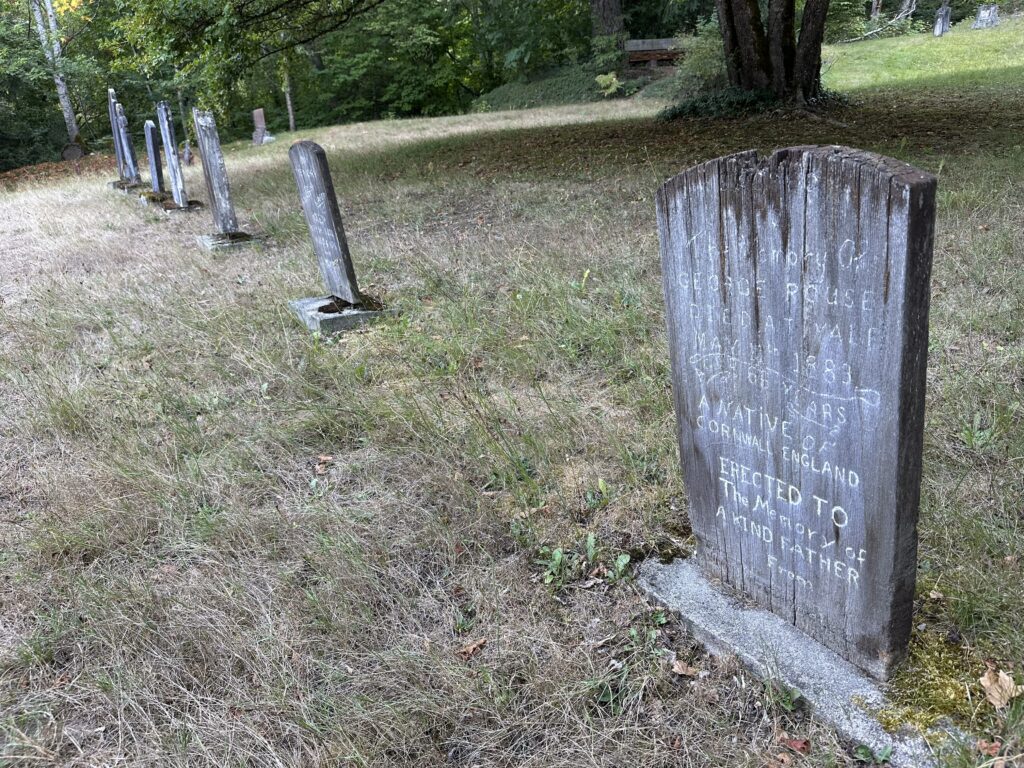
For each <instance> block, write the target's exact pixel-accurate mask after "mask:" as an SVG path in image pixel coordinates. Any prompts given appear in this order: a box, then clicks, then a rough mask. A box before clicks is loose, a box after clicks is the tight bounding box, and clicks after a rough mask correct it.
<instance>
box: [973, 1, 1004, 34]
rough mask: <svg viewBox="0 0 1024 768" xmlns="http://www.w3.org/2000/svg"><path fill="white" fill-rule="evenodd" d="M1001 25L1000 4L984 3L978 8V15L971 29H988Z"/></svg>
mask: <svg viewBox="0 0 1024 768" xmlns="http://www.w3.org/2000/svg"><path fill="white" fill-rule="evenodd" d="M997 26H999V6H998V5H995V4H991V5H982V6H980V7H979V8H978V16H977V18H976V19H975V20H974V23H973V24H971V29H987V28H989V27H997Z"/></svg>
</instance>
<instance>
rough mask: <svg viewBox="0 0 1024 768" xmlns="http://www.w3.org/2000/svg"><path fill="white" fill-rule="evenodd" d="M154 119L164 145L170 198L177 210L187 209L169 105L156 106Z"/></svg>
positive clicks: (186, 198) (183, 181)
mask: <svg viewBox="0 0 1024 768" xmlns="http://www.w3.org/2000/svg"><path fill="white" fill-rule="evenodd" d="M156 119H157V121H158V122H159V123H160V137H161V138H162V139H163V144H164V157H165V158H167V182H168V184H169V186H170V188H171V196H172V197H173V198H174V203H175V205H177V206H178V207H179V208H187V207H188V194H187V193H186V192H185V176H184V175H183V174H182V171H181V161H180V160H179V159H178V143H177V141H176V140H175V138H174V118H173V116H172V115H171V105H170V104H168V103H167V102H166V101H161V102H160V103H159V104H157V105H156Z"/></svg>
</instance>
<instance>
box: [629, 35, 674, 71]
mask: <svg viewBox="0 0 1024 768" xmlns="http://www.w3.org/2000/svg"><path fill="white" fill-rule="evenodd" d="M678 46H679V41H678V40H676V39H675V38H674V37H663V38H655V39H650V40H627V41H626V54H627V55H628V56H629V63H630V64H631V65H632V64H643V63H645V62H646V63H647V66H649V67H656V66H658V62H659V61H667V62H669V63H672V62H674V61H675V60H676V59H678V58H679V57H680V56H682V55H683V52H682V51H680V50H679V48H678Z"/></svg>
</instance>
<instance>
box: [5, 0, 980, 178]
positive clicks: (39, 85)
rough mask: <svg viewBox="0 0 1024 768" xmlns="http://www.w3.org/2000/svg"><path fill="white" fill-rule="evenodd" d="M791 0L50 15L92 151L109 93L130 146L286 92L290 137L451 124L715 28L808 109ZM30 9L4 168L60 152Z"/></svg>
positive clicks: (85, 7) (229, 124)
mask: <svg viewBox="0 0 1024 768" xmlns="http://www.w3.org/2000/svg"><path fill="white" fill-rule="evenodd" d="M37 1H38V0H37ZM800 1H801V6H802V7H803V8H804V11H803V24H802V27H801V28H800V31H799V34H800V38H799V40H798V39H797V37H796V35H797V30H798V27H797V19H796V7H797V3H796V0H766V1H764V2H762V0H717V9H716V0H614V1H606V0H600V2H597V0H53V7H54V8H55V9H56V12H57V15H58V16H59V28H60V43H61V48H62V56H61V62H60V67H61V70H62V74H63V77H64V79H65V80H66V82H67V87H68V92H69V94H70V101H71V104H72V107H73V110H74V116H75V119H76V120H77V122H78V124H79V126H80V128H81V136H82V138H83V140H84V142H85V143H86V144H87V145H90V146H92V147H94V148H99V149H103V148H104V142H108V144H107V146H108V147H109V140H110V139H109V124H108V122H107V114H106V89H107V88H108V87H114V88H116V89H117V93H118V98H119V100H120V101H121V102H122V103H123V104H124V105H125V108H126V112H127V114H128V116H129V120H130V125H131V128H132V130H133V131H134V132H136V134H137V135H138V134H139V133H140V132H141V128H142V124H143V122H144V120H145V119H146V118H147V117H151V116H152V114H153V109H154V105H155V103H156V102H157V101H159V100H161V99H167V100H169V101H170V102H171V104H172V105H174V107H175V112H180V111H182V110H181V108H180V107H179V105H180V106H183V107H184V108H186V109H187V108H188V106H189V105H191V104H198V105H201V106H204V107H207V108H211V109H213V110H214V111H215V112H216V113H217V115H218V122H219V124H220V127H221V132H222V134H223V135H224V136H225V137H226V138H230V137H233V136H242V135H247V134H248V133H249V132H250V131H251V130H252V127H251V119H250V114H251V110H252V109H253V108H255V107H259V106H262V107H264V108H265V109H266V114H267V118H268V121H269V123H270V127H271V128H272V129H273V130H275V131H282V130H286V129H287V127H288V121H287V114H288V111H287V110H286V107H285V93H284V86H285V84H286V83H287V86H288V91H289V95H290V98H291V102H292V106H293V108H294V109H293V112H294V117H295V122H296V124H297V125H298V127H303V126H313V125H322V124H326V123H335V122H345V121H352V120H367V119H376V118H382V117H392V116H394V117H401V116H407V115H440V114H449V113H454V112H459V111H463V110H466V109H468V108H470V106H471V105H472V104H473V103H474V100H475V99H477V98H478V97H480V95H481V94H485V93H487V92H490V91H492V90H494V89H495V88H498V87H500V86H503V85H509V86H510V87H515V86H514V84H515V83H516V82H517V81H526V80H530V79H535V78H539V77H543V76H546V75H547V73H550V72H552V71H555V70H559V71H563V72H564V71H568V70H570V69H573V68H576V69H578V70H579V71H590V70H595V71H596V72H597V74H607V73H608V72H610V71H613V70H615V69H616V68H617V67H618V66H620V64H621V60H622V58H621V54H620V49H619V48H618V47H617V46H618V45H619V41H621V37H622V35H623V34H624V35H626V36H630V37H669V36H672V35H675V34H677V33H679V32H693V31H694V30H697V29H700V28H703V27H702V26H701V25H702V23H706V19H707V18H708V17H710V16H712V15H716V16H717V17H718V18H720V19H722V20H723V22H724V23H723V24H722V32H723V35H722V37H723V40H724V47H725V50H726V53H727V54H728V55H727V57H726V62H727V64H728V65H729V68H730V69H729V77H730V79H731V80H732V82H733V83H734V84H738V85H741V86H743V87H749V88H755V89H757V88H763V87H767V88H769V89H774V90H776V92H777V93H781V92H783V91H785V93H787V94H788V95H793V94H794V93H795V94H798V95H799V96H801V97H805V98H806V97H810V96H813V93H814V90H815V88H816V84H817V80H816V77H817V59H816V58H815V56H816V55H817V53H816V51H817V50H818V49H817V48H816V47H815V45H814V39H813V38H815V36H817V37H818V38H820V35H819V34H818V33H817V32H816V33H815V35H810V33H809V32H807V30H811V26H809V25H808V19H811V18H813V20H814V24H815V25H817V26H814V29H818V30H819V32H820V25H821V24H822V23H824V17H823V16H822V14H821V13H820V10H821V9H822V8H823V7H827V4H828V0H800ZM932 1H933V0H921V2H922V5H923V4H925V3H928V2H932ZM833 2H834V3H835V7H836V10H837V11H840V10H841V11H843V12H844V13H843V14H839V15H842V16H843V17H844V18H848V19H854V20H855V19H856V17H857V15H858V13H859V14H861V15H862V16H866V10H865V9H866V6H865V5H864V3H863V2H862V1H861V0H856V1H855V2H853V1H851V2H847V0H833ZM894 2H895V0H894ZM934 2H935V3H937V2H939V0H934ZM966 2H967V0H954V3H955V4H962V3H966ZM595 3H596V5H595ZM858 4H859V5H860V7H859V9H858ZM598 6H599V7H598ZM30 7H31V5H30V2H29V1H28V0H0V168H9V167H12V166H14V165H17V164H21V163H26V162H32V161H35V160H40V159H56V155H57V153H58V152H59V150H60V147H61V146H62V145H63V143H64V141H66V140H67V137H66V135H64V136H63V137H62V135H61V130H60V126H61V122H62V120H61V112H60V109H59V106H58V100H57V93H56V89H55V87H54V82H55V78H54V65H53V63H52V62H51V61H48V60H47V58H46V57H45V56H44V55H43V53H42V50H41V47H40V44H39V39H38V35H37V34H35V31H34V28H33V26H32V18H31V14H30V13H29V8H30ZM595 8H597V10H600V11H607V12H608V13H609V14H613V15H614V14H615V13H619V12H621V21H622V23H623V24H624V29H623V31H622V32H621V33H620V34H618V35H616V36H601V35H600V34H598V33H600V32H601V31H602V30H601V29H595V27H594V12H595ZM616 9H617V10H616ZM834 15H835V14H834ZM830 23H831V22H830ZM836 24H837V25H838V22H836ZM599 26H600V25H599ZM812 26H813V25H812ZM780 30H781V32H780ZM812 31H813V30H812ZM805 34H806V35H808V36H809V37H808V40H809V42H808V43H807V45H805V44H804V38H805ZM741 38H742V39H741ZM818 42H819V43H820V39H818ZM560 68H561V69H560ZM799 73H804V74H803V75H799ZM807 73H810V75H807ZM588 78H589V80H590V81H591V83H592V81H593V75H592V74H590V75H588ZM780 83H781V85H780ZM595 87H596V86H595ZM179 117H181V116H180V115H179ZM182 122H183V123H184V124H185V125H187V121H182ZM180 138H183V137H180ZM139 140H140V141H141V136H139Z"/></svg>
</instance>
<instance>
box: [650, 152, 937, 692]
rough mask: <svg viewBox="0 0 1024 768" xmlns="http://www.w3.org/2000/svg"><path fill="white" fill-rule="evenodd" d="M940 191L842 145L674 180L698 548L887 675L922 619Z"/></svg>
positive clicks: (670, 186)
mask: <svg viewBox="0 0 1024 768" xmlns="http://www.w3.org/2000/svg"><path fill="white" fill-rule="evenodd" d="M934 201H935V179H934V177H932V176H930V175H928V174H926V173H922V172H920V171H917V170H915V169H913V168H911V167H910V166H907V165H905V164H903V163H899V162H896V161H894V160H890V159H886V158H882V157H879V156H877V155H871V154H868V153H865V152H858V151H855V150H851V149H845V148H841V147H795V148H791V149H783V150H779V151H777V152H776V153H774V154H773V155H772V156H771V157H768V158H764V159H761V158H758V156H757V154H756V153H754V152H748V153H743V154H739V155H733V156H731V157H725V158H720V159H718V160H713V161H710V162H708V163H705V164H703V165H699V166H697V167H695V168H691V169H690V170H688V171H685V172H683V173H681V174H680V175H678V176H676V177H675V178H673V179H671V180H669V181H668V182H666V184H665V185H664V186H663V187H662V188H661V189H660V190H659V191H658V194H657V208H658V224H659V234H660V240H661V256H662V266H663V272H664V284H665V298H666V305H667V316H668V328H669V343H670V349H671V354H672V377H673V389H674V397H675V406H676V414H677V418H678V429H679V448H680V459H681V462H682V466H683V473H684V478H685V481H686V486H687V490H688V493H689V499H690V518H691V523H692V525H693V530H694V533H695V534H696V536H697V540H698V550H697V559H698V562H699V563H700V565H701V567H702V568H703V569H704V571H705V572H706V573H707V574H709V575H711V576H712V577H715V578H717V579H721V580H722V581H724V582H726V583H728V584H730V585H732V586H733V587H735V588H737V589H739V590H741V591H742V592H744V593H745V594H746V595H748V596H749V597H751V598H753V599H754V600H755V601H756V602H758V603H760V604H761V605H763V606H764V607H766V608H768V609H770V610H772V611H774V612H775V613H777V614H779V615H780V616H783V617H785V618H786V619H788V620H789V621H791V622H792V623H793V624H795V625H796V626H797V627H798V628H800V629H801V630H803V631H804V632H806V633H807V634H808V635H810V636H812V637H814V638H815V639H817V640H818V641H819V642H821V643H823V644H825V645H827V646H829V647H830V648H832V649H833V650H835V651H837V652H839V653H840V654H841V655H843V656H845V657H846V658H847V659H849V660H851V661H852V662H854V663H855V664H857V665H858V666H860V667H862V668H863V669H865V670H866V671H868V672H869V673H871V674H873V675H875V676H876V677H879V678H885V677H886V676H887V675H888V674H889V672H890V671H891V668H892V666H893V664H894V663H895V662H897V661H898V660H899V659H900V658H901V656H902V655H903V653H904V652H905V648H906V643H907V640H908V638H909V633H910V624H911V610H912V601H913V596H914V584H915V571H916V548H917V534H916V523H917V507H918V499H919V493H920V471H921V439H922V425H923V418H924V389H925V367H926V353H927V348H928V300H929V275H930V270H931V256H932V232H933V226H934Z"/></svg>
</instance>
